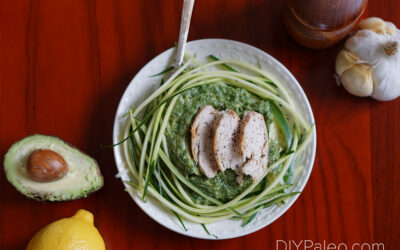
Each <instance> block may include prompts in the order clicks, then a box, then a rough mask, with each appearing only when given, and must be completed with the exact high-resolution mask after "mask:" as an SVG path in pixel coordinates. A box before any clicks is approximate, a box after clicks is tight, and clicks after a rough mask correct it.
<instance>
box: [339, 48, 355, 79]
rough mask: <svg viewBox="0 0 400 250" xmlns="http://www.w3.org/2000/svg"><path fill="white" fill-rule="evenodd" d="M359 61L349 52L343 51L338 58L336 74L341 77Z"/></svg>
mask: <svg viewBox="0 0 400 250" xmlns="http://www.w3.org/2000/svg"><path fill="white" fill-rule="evenodd" d="M358 61H359V59H358V58H357V57H356V56H355V55H353V54H352V53H350V52H349V51H348V50H346V49H343V50H341V51H340V52H339V54H338V55H337V57H336V64H335V70H336V74H338V75H341V74H343V72H345V71H346V70H348V69H349V68H350V67H352V66H353V65H354V64H356V63H358Z"/></svg>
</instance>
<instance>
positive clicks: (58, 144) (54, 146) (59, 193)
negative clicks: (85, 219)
mask: <svg viewBox="0 0 400 250" xmlns="http://www.w3.org/2000/svg"><path fill="white" fill-rule="evenodd" d="M38 149H48V150H52V151H54V152H56V153H58V154H59V155H61V156H62V157H63V158H64V160H65V161H66V163H67V165H68V171H67V173H66V174H65V176H64V177H62V178H61V179H58V180H55V181H52V182H37V181H35V180H33V179H32V178H31V177H30V175H29V174H28V171H27V168H26V166H27V161H28V158H29V156H30V154H31V153H32V152H33V151H35V150H38ZM4 169H5V171H6V175H7V179H8V181H9V182H10V183H11V184H12V185H14V187H15V188H16V189H17V190H18V191H19V192H21V193H22V194H23V195H25V196H27V197H28V198H32V199H35V200H38V201H67V200H75V199H79V198H82V197H86V196H87V195H88V194H90V193H92V192H94V191H96V190H98V189H100V188H101V187H102V186H103V183H104V181H103V176H102V175H101V173H100V169H99V166H98V164H97V161H96V160H95V159H93V158H92V157H90V156H88V155H87V154H85V153H82V152H81V151H79V150H78V149H76V148H75V147H73V146H71V145H69V144H68V143H66V142H64V141H63V140H61V139H59V138H57V137H54V136H46V135H31V136H28V137H25V138H23V139H22V140H20V141H18V142H16V143H14V144H13V145H12V146H11V148H10V149H9V150H8V152H7V154H6V155H5V157H4Z"/></svg>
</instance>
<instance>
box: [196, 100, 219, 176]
mask: <svg viewBox="0 0 400 250" xmlns="http://www.w3.org/2000/svg"><path fill="white" fill-rule="evenodd" d="M217 114H218V111H217V110H216V109H214V108H213V107H212V106H209V105H207V106H203V107H201V108H200V110H199V112H198V113H197V115H196V116H195V118H194V120H193V123H192V128H191V131H190V132H191V139H192V140H191V142H192V143H191V147H192V155H193V159H194V160H195V162H196V163H197V164H198V165H199V168H200V171H201V172H202V173H203V174H204V175H205V176H207V177H208V178H213V177H214V176H215V175H216V173H217V171H218V167H217V163H216V161H215V157H214V152H213V147H212V136H213V128H214V122H215V120H216V117H217Z"/></svg>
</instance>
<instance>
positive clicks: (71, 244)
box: [27, 209, 106, 250]
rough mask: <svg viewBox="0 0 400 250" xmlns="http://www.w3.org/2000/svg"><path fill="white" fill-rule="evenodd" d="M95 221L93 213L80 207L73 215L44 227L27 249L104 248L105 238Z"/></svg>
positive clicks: (93, 249) (101, 249)
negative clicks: (96, 226)
mask: <svg viewBox="0 0 400 250" xmlns="http://www.w3.org/2000/svg"><path fill="white" fill-rule="evenodd" d="M93 222H94V219H93V214H92V213H90V212H89V211H86V210H84V209H80V210H78V211H77V212H76V213H75V214H74V215H73V216H72V217H70V218H64V219H60V220H57V221H55V222H53V223H50V224H49V225H47V226H45V227H44V228H42V229H41V230H40V231H39V232H37V233H36V234H35V235H34V236H33V238H32V239H31V241H30V242H29V244H28V247H27V250H54V249H58V250H75V249H76V250H77V249H85V250H104V249H106V248H105V245H104V241H103V238H102V237H101V235H100V233H99V231H98V230H97V229H96V228H95V226H94V223H93Z"/></svg>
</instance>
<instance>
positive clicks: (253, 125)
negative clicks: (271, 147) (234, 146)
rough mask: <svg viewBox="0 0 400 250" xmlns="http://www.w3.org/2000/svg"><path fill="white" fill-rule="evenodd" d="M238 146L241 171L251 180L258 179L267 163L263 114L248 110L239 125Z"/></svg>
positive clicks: (266, 135) (266, 140) (266, 137)
mask: <svg viewBox="0 0 400 250" xmlns="http://www.w3.org/2000/svg"><path fill="white" fill-rule="evenodd" d="M239 148H240V153H241V156H242V158H243V160H244V161H246V163H244V165H243V166H242V168H241V172H242V173H243V174H246V175H250V176H251V177H252V178H253V180H258V179H260V178H261V177H262V176H263V174H264V171H265V170H266V169H267V164H268V133H267V126H266V124H265V120H264V116H263V115H261V114H260V113H257V112H253V111H249V112H246V113H245V114H244V115H243V120H242V123H241V125H240V134H239Z"/></svg>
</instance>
